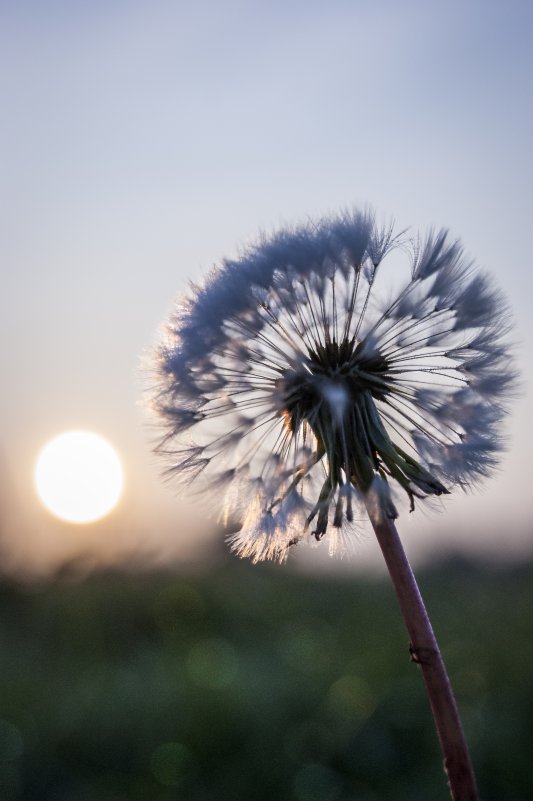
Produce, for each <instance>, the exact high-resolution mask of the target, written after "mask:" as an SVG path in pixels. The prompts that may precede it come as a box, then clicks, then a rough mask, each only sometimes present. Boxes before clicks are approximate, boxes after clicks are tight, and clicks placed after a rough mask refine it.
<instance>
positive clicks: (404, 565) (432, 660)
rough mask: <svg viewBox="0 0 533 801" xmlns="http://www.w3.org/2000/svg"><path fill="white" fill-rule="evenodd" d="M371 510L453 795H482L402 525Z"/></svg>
mask: <svg viewBox="0 0 533 801" xmlns="http://www.w3.org/2000/svg"><path fill="white" fill-rule="evenodd" d="M367 511H368V514H369V517H370V522H371V523H372V526H373V528H374V531H375V532H376V536H377V539H378V542H379V545H380V548H381V550H382V553H383V556H384V557H385V562H386V564H387V568H388V570H389V574H390V576H391V579H392V584H393V586H394V591H395V593H396V596H397V598H398V601H399V604H400V609H401V612H402V615H403V619H404V621H405V624H406V626H407V631H408V633H409V637H410V640H411V643H410V651H411V657H412V659H413V661H414V662H416V663H417V664H418V665H420V667H421V669H422V674H423V677H424V682H425V685H426V689H427V692H428V696H429V702H430V705H431V711H432V713H433V719H434V721H435V727H436V729H437V734H438V736H439V740H440V745H441V749H442V753H443V755H444V769H445V771H446V773H447V776H448V785H449V788H450V793H451V796H452V798H453V800H454V801H479V796H478V793H477V789H476V781H475V778H474V772H473V769H472V763H471V761H470V755H469V753H468V747H467V744H466V740H465V736H464V732H463V729H462V726H461V721H460V719H459V712H458V710H457V704H456V702H455V697H454V695H453V691H452V688H451V685H450V680H449V678H448V674H447V672H446V667H445V665H444V660H443V658H442V655H441V653H440V650H439V646H438V643H437V640H436V638H435V635H434V633H433V629H432V627H431V623H430V621H429V617H428V615H427V612H426V608H425V606H424V601H423V600H422V596H421V595H420V591H419V589H418V585H417V583H416V579H415V577H414V574H413V571H412V570H411V565H410V564H409V562H408V560H407V556H406V555H405V551H404V549H403V546H402V543H401V541H400V537H399V535H398V531H397V529H396V526H395V525H394V523H393V522H392V520H389V519H388V518H386V517H384V516H383V515H382V514H380V513H379V512H377V511H376V509H375V507H374V508H373V504H368V505H367Z"/></svg>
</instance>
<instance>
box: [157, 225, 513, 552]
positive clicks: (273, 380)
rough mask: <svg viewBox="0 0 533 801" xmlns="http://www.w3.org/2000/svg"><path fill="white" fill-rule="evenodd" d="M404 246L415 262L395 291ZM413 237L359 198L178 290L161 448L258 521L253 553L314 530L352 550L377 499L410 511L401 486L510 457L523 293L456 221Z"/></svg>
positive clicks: (160, 405) (446, 487)
mask: <svg viewBox="0 0 533 801" xmlns="http://www.w3.org/2000/svg"><path fill="white" fill-rule="evenodd" d="M395 249H396V250H397V252H398V253H399V254H400V256H401V254H404V255H406V254H407V256H406V258H407V259H409V258H410V260H411V270H410V271H409V270H407V271H406V280H405V283H404V285H403V286H401V287H400V289H398V290H396V294H395V296H394V297H393V298H392V300H391V298H390V297H389V298H388V299H387V300H385V299H384V298H383V297H380V292H383V290H382V289H380V286H381V285H383V280H382V279H384V278H386V270H387V263H388V256H389V254H390V253H391V252H392V251H393V250H395ZM407 251H408V248H407V247H406V240H405V236H404V234H403V233H401V234H398V235H396V234H395V233H394V230H393V226H392V225H388V226H383V227H378V226H376V225H375V223H374V221H373V218H372V216H371V215H370V214H369V213H359V212H351V213H345V214H343V215H341V216H340V217H338V218H334V219H325V220H321V221H318V222H315V223H311V224H308V225H306V226H302V227H299V228H294V229H287V230H282V231H280V232H279V233H277V234H275V235H274V236H272V237H266V236H263V237H262V238H261V239H260V241H259V243H258V244H257V245H255V246H252V247H250V248H248V250H246V252H244V253H243V255H242V256H241V258H240V259H238V260H231V261H230V260H228V261H225V262H223V263H222V265H221V266H220V267H218V268H216V269H214V270H213V271H212V272H211V273H210V274H209V275H208V276H207V278H206V280H205V281H204V282H203V283H202V284H199V285H195V286H191V288H190V290H189V292H188V294H187V296H186V297H184V298H182V299H181V300H180V301H179V302H178V304H177V306H176V310H175V312H174V314H173V315H172V318H171V319H170V321H169V322H168V324H167V327H166V333H165V336H164V338H163V341H162V343H161V345H160V347H159V348H158V351H157V355H156V368H155V382H154V383H155V387H156V389H155V391H154V398H153V405H154V407H155V409H156V411H157V412H158V414H159V416H160V418H161V420H162V423H163V426H164V436H163V438H162V441H161V445H160V446H159V448H158V450H159V451H160V452H161V453H162V454H163V455H165V457H166V458H167V459H169V460H170V465H169V470H170V472H172V473H175V474H176V475H177V476H178V477H179V478H181V479H184V480H185V481H186V482H189V481H193V482H194V484H196V485H197V486H198V487H199V488H200V490H201V491H204V489H205V488H206V487H209V488H210V490H209V492H210V496H211V497H213V496H215V495H216V497H218V495H220V496H221V498H220V504H219V508H220V509H222V510H223V511H222V516H223V518H224V519H225V520H228V519H230V518H231V519H239V520H240V521H241V528H240V530H239V531H238V532H237V533H236V534H234V535H232V537H231V538H230V543H231V546H232V547H233V548H234V549H235V550H236V552H237V553H239V554H240V555H241V556H249V557H250V558H252V559H253V560H255V561H257V560H260V559H277V560H280V561H283V560H284V559H285V558H286V556H287V552H288V549H289V547H290V546H291V545H293V544H295V543H297V542H299V541H300V540H301V539H303V538H304V537H307V536H309V535H312V536H314V538H315V539H316V540H321V539H322V538H323V537H324V536H325V535H329V537H330V547H333V549H334V550H335V549H337V550H347V548H346V547H345V543H346V538H347V532H349V531H351V530H352V529H353V527H354V525H355V521H357V520H358V518H359V517H360V516H361V514H362V511H361V510H362V509H364V505H365V503H366V505H367V506H368V507H369V508H370V507H375V511H378V512H379V513H380V514H382V515H384V516H385V517H388V518H392V517H395V516H396V515H397V510H396V506H395V504H394V503H393V502H392V500H391V490H393V489H394V490H395V496H396V494H397V492H396V490H398V489H399V490H400V491H403V494H404V496H405V497H406V498H407V499H408V500H409V503H410V507H411V508H414V504H415V499H419V498H426V497H429V496H434V495H443V494H447V493H449V492H450V490H451V489H452V487H453V486H454V485H457V486H460V487H469V486H471V485H472V484H474V483H475V482H476V481H477V480H478V479H480V478H483V477H485V476H486V475H488V474H490V472H491V471H492V470H493V469H494V467H495V466H496V465H497V462H498V455H499V453H500V451H501V449H502V437H501V432H500V423H501V420H502V417H503V416H504V414H505V407H506V401H507V399H508V398H509V396H510V394H511V393H512V390H513V387H514V382H515V373H514V369H513V367H512V363H511V360H510V358H509V346H508V342H507V337H508V331H509V322H508V320H509V318H508V313H507V310H506V306H505V303H504V301H503V300H502V297H501V295H500V293H499V292H498V291H497V290H495V289H494V287H493V286H492V283H491V281H490V280H489V279H488V278H487V276H486V275H484V274H483V273H480V272H479V271H477V270H476V269H475V268H474V267H473V265H472V263H471V262H468V261H466V260H465V258H464V255H463V250H462V247H461V245H460V244H459V243H458V242H456V241H453V242H450V241H449V238H448V234H447V232H446V231H440V232H438V233H435V232H431V233H430V234H429V235H428V236H427V237H426V238H425V239H423V240H421V239H418V240H416V242H415V243H414V244H413V243H412V244H411V253H410V256H409V254H408V252H407ZM395 260H396V261H397V260H398V256H395ZM395 269H397V268H396V266H395ZM378 274H379V276H380V278H378ZM376 279H377V280H376ZM380 279H381V280H380ZM394 285H395V286H397V281H396V283H395V284H394Z"/></svg>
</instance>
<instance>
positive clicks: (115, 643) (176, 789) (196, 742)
mask: <svg viewBox="0 0 533 801" xmlns="http://www.w3.org/2000/svg"><path fill="white" fill-rule="evenodd" d="M419 578H420V586H421V590H422V592H423V594H424V596H425V599H426V602H427V606H428V609H429V612H430V615H431V618H432V621H433V624H434V628H435V630H436V633H437V636H438V637H439V640H440V643H441V646H442V649H443V652H444V656H445V659H446V661H447V664H448V668H449V671H450V674H451V677H452V681H453V684H454V687H455V689H456V692H457V696H458V702H459V705H460V709H461V713H462V717H463V721H464V724H465V729H466V733H467V737H468V740H469V743H470V745H471V749H472V757H473V761H474V764H475V767H476V772H477V776H478V780H479V785H480V791H481V797H482V799H483V800H484V801H525V799H530V798H533V759H532V757H531V754H532V752H533V638H532V627H533V566H531V565H527V566H523V567H519V568H514V569H510V568H508V569H502V570H499V571H497V570H495V569H494V568H490V567H486V566H483V567H475V566H473V565H469V564H467V563H463V562H450V563H448V564H446V565H441V566H440V567H438V568H435V569H433V570H431V571H427V570H426V571H425V572H422V574H421V576H420V577H419ZM0 660H1V661H0V801H19V800H20V801H147V800H149V801H177V800H179V801H219V800H220V801H245V800H246V801H248V799H253V800H254V801H272V800H273V799H277V800H278V801H393V800H394V801H446V799H448V792H447V788H446V785H445V780H444V778H443V774H442V771H441V757H440V752H439V749H438V745H437V742H436V737H435V735H434V733H433V728H432V721H431V718H430V714H429V711H428V706H427V701H426V696H425V690H424V687H423V684H422V679H421V676H420V675H419V672H418V668H417V667H416V666H415V665H414V664H412V663H410V661H409V656H408V651H407V636H406V634H405V633H404V629H403V624H402V622H401V620H400V617H399V613H398V611H397V608H396V603H395V599H394V597H393V595H392V591H391V589H390V587H389V585H388V584H387V583H386V581H384V580H370V579H368V578H367V579H365V578H361V577H357V576H355V577H346V576H344V577H341V578H332V577H316V576H307V575H300V574H294V573H292V572H290V571H289V570H288V569H287V568H278V567H253V566H251V565H249V564H247V563H244V562H238V561H234V560H228V562H227V563H225V564H223V565H220V566H219V567H217V568H216V570H213V571H212V572H211V573H210V574H209V575H204V576H196V577H195V576H187V577H182V576H176V575H171V574H158V575H150V576H141V577H139V576H125V575H122V574H118V573H117V574H109V573H108V574H105V575H97V576H93V577H91V578H90V579H87V580H85V581H84V582H82V583H79V582H73V581H70V580H68V579H65V578H63V579H61V580H56V581H54V582H50V583H49V584H47V585H46V586H44V587H43V586H41V587H40V588H36V587H35V586H29V587H21V586H16V585H15V584H13V583H9V582H7V583H6V582H4V583H3V584H2V585H0Z"/></svg>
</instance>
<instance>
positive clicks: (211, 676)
mask: <svg viewBox="0 0 533 801" xmlns="http://www.w3.org/2000/svg"><path fill="white" fill-rule="evenodd" d="M187 670H188V672H189V675H190V677H191V679H192V680H193V681H194V682H195V684H198V685H199V686H200V687H206V688H207V689H210V690H222V689H224V688H225V687H228V686H229V685H230V684H231V683H232V681H233V680H234V678H235V676H236V674H237V656H236V654H235V650H234V649H233V647H232V646H231V645H230V644H229V643H228V642H227V641H226V640H223V639H219V638H211V639H207V640H202V641H200V642H198V643H196V644H195V645H193V647H192V648H191V650H190V651H189V655H188V658H187Z"/></svg>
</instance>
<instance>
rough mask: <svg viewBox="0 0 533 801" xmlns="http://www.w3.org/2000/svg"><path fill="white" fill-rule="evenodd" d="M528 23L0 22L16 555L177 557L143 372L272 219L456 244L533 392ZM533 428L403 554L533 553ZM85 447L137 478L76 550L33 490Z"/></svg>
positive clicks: (309, 11) (448, 6)
mask: <svg viewBox="0 0 533 801" xmlns="http://www.w3.org/2000/svg"><path fill="white" fill-rule="evenodd" d="M532 22H533V7H532V6H531V4H530V3H529V2H528V1H527V0H522V2H518V1H517V0H511V2H507V3H505V4H503V3H501V4H496V3H492V4H488V3H485V2H481V0H479V1H478V2H447V3H437V2H427V1H426V2H392V1H391V2H380V1H379V0H378V1H377V2H347V1H346V2H341V1H340V0H333V2H328V3H326V2H306V3H304V2H290V0H289V1H288V2H284V3H281V2H271V3H268V4H267V3H259V2H214V0H210V1H209V0H204V2H160V1H158V0H156V2H125V0H122V1H117V2H105V3H104V2H95V3H88V2H87V3H84V2H79V3H75V4H73V3H67V2H46V0H43V1H42V2H17V3H15V2H12V3H9V2H5V0H4V1H3V2H0V60H1V64H0V67H1V69H0V92H1V95H0V102H1V108H2V117H3V122H2V125H1V126H0V152H1V154H2V155H1V161H2V164H1V175H2V178H1V186H0V193H1V203H2V210H1V223H0V226H1V229H0V230H1V234H0V236H1V251H2V256H1V258H2V275H3V279H4V287H3V292H2V294H1V299H0V303H1V306H2V308H1V314H0V336H1V341H2V343H3V347H2V351H3V355H2V372H3V376H4V391H3V393H2V397H1V398H0V407H1V412H2V420H3V422H4V426H3V430H2V431H0V471H1V475H2V476H3V479H4V480H3V484H4V490H3V492H2V496H3V497H4V496H7V499H6V501H5V504H6V512H5V516H4V517H5V520H4V538H5V539H7V540H8V544H9V543H15V544H14V545H12V547H11V546H10V547H11V551H13V552H14V553H15V552H16V559H19V560H23V559H25V558H31V559H38V558H40V557H39V554H41V553H45V552H47V553H49V554H52V557H51V558H56V557H57V556H58V555H59V554H60V553H62V552H63V551H65V552H72V553H75V552H76V551H77V550H79V549H81V548H87V547H88V548H93V549H94V550H95V551H96V550H98V549H99V548H101V547H105V548H106V549H107V550H108V551H113V552H115V551H117V552H120V551H121V549H124V548H127V547H129V544H130V543H134V544H135V546H136V547H137V546H138V547H139V548H141V549H146V550H150V552H152V551H154V552H156V553H160V554H165V555H166V554H167V553H178V552H180V551H181V550H182V549H183V550H186V544H185V539H186V537H185V534H184V533H183V531H182V529H183V526H182V524H181V516H182V508H181V506H180V505H179V502H178V500H177V499H176V498H175V496H174V494H173V493H172V491H171V490H169V489H168V488H165V487H162V486H161V485H160V482H159V478H158V466H157V465H156V464H155V462H154V459H153V457H152V456H151V455H150V447H149V441H150V435H149V433H147V431H146V428H145V427H143V423H142V419H143V415H142V412H141V409H140V407H139V398H140V394H141V380H140V378H139V372H138V365H139V360H140V356H141V355H142V353H143V350H144V349H146V348H148V347H149V346H150V343H151V342H153V341H154V335H155V330H156V328H157V325H158V324H159V322H160V321H161V320H162V319H163V318H164V317H165V315H166V313H167V311H168V309H169V308H170V305H171V301H172V299H173V297H174V296H175V295H176V294H177V293H178V292H179V291H181V290H182V289H183V288H184V287H185V285H186V281H187V279H189V278H193V279H195V278H198V277H199V275H200V274H201V273H202V272H203V271H205V270H206V269H207V268H209V266H210V265H211V264H212V263H213V262H215V261H216V260H217V259H218V258H220V257H222V256H225V255H231V254H232V253H234V252H235V248H236V246H237V245H238V243H239V242H241V241H243V240H246V239H249V238H250V237H253V236H255V235H256V233H257V232H258V231H259V230H260V229H271V228H272V227H275V226H276V225H277V224H279V223H280V222H284V221H285V222H286V221H293V220H301V219H305V218H306V217H307V216H308V215H319V214H321V213H324V212H330V211H335V210H336V209H338V208H339V207H345V206H347V205H348V206H350V205H354V204H355V205H357V204H366V203H371V204H372V205H373V206H374V208H375V209H376V210H377V211H379V212H382V213H384V214H386V215H393V216H394V217H395V218H396V220H397V221H398V224H399V225H400V226H401V227H404V226H412V228H413V229H414V230H417V229H419V228H421V229H422V230H424V229H426V228H427V227H428V226H430V225H436V226H446V227H449V228H450V229H451V231H452V232H453V234H454V235H457V236H459V237H461V238H462V240H463V242H464V244H465V246H466V249H467V251H468V252H469V253H470V254H472V255H473V256H474V257H475V258H476V261H477V262H478V263H479V264H480V265H483V266H484V267H486V268H487V269H488V270H490V271H491V272H492V273H493V274H494V275H495V277H496V279H497V281H498V282H499V283H500V284H501V285H502V286H503V288H504V289H505V292H506V293H507V296H508V298H509V300H510V303H511V305H512V307H513V308H514V310H515V314H516V320H517V337H518V339H519V340H520V341H521V342H522V345H521V348H520V351H519V359H520V363H521V367H522V369H523V371H524V378H525V381H526V383H527V380H528V378H527V371H526V365H527V364H528V362H529V361H530V359H529V358H528V355H529V354H530V353H531V350H532V345H533V342H532V340H533V332H532V331H533V323H532V312H531V298H532V296H533V281H532V264H531V262H532V257H531V248H530V243H529V240H528V239H527V237H528V235H529V233H530V229H531V220H532V219H533V202H532V186H533V180H532V179H533V159H532V146H531V142H532V141H533V108H532V103H531V97H532V95H533V91H532V89H533V87H532V83H533V81H532V75H533V53H532V48H531V36H532ZM529 376H530V379H531V371H530V372H529ZM530 379H529V380H530ZM530 409H531V403H530V401H529V400H528V399H527V398H526V399H522V400H521V401H519V402H518V403H517V404H515V410H514V414H513V422H512V423H511V425H510V426H509V431H510V433H511V434H512V438H513V439H512V448H511V451H510V453H509V455H508V456H507V458H506V460H505V462H504V465H503V470H502V472H501V474H500V475H499V476H497V477H495V478H494V479H492V480H491V481H489V482H487V483H486V485H485V486H484V487H483V488H482V490H481V491H480V492H479V493H478V494H477V495H476V496H470V497H464V498H458V499H457V500H453V501H452V503H451V504H448V506H449V507H450V511H449V513H446V514H445V515H440V516H437V518H434V517H429V518H428V517H427V516H424V515H420V516H419V518H417V520H415V521H414V522H413V520H412V519H410V520H407V521H405V524H404V521H400V524H401V525H405V526H406V527H407V540H408V544H409V543H410V544H411V548H412V550H413V551H414V552H416V551H417V549H418V552H420V549H424V550H425V551H426V552H429V551H431V550H432V549H439V550H442V549H443V548H444V547H445V546H446V545H447V544H453V545H456V544H457V542H459V543H464V545H465V547H467V548H468V549H470V548H472V549H477V550H478V551H480V552H486V551H487V549H489V550H492V551H494V549H495V547H496V544H495V543H497V542H498V541H500V542H504V545H505V548H506V550H507V552H509V553H515V552H516V553H519V552H520V551H521V549H523V548H525V547H527V548H529V549H531V543H532V542H533V525H532V521H533V502H532V497H533V493H532V492H531V490H530V488H529V472H530V467H529V459H530V453H531V451H532V446H533V442H532V440H533V437H532V428H533V425H532V423H531V415H530V413H529V412H530ZM72 427H76V428H78V427H85V428H92V429H94V430H96V431H99V432H100V433H102V434H104V435H106V436H107V437H108V438H110V439H111V440H112V442H113V443H114V444H115V446H116V447H117V448H118V450H119V452H120V453H121V455H122V456H123V458H124V460H125V467H126V472H127V493H126V496H125V499H124V502H123V504H122V506H121V508H120V509H119V510H118V511H117V512H116V513H115V515H114V516H113V517H111V518H109V520H108V521H106V522H105V523H102V524H100V525H99V526H96V527H93V528H92V529H91V530H90V531H89V530H88V529H87V530H85V532H84V534H83V535H82V534H81V533H80V531H79V530H76V531H73V530H72V529H71V528H70V527H67V526H59V527H58V526H57V524H55V523H53V522H52V521H50V520H49V519H48V518H47V516H46V513H45V512H44V511H42V510H41V509H40V507H39V506H38V503H37V501H36V500H35V499H34V495H33V490H32V486H31V471H32V465H33V460H34V457H35V454H36V452H37V450H38V449H39V448H40V446H41V445H42V444H43V443H44V441H46V440H47V439H48V438H49V437H50V436H52V435H53V434H55V433H57V432H59V431H61V430H64V429H67V428H72ZM195 517H198V515H197V514H195ZM176 521H180V522H176ZM198 525H199V523H198ZM487 526H489V527H490V531H489V532H484V531H483V529H484V528H486V527H487ZM447 528H448V529H450V530H449V531H448V532H447V533H446V535H444V534H443V533H442V532H444V531H445V530H446V529H447ZM117 532H119V533H118V534H117ZM502 532H505V536H503V535H502ZM528 538H530V539H528ZM88 542H89V545H87V543H88ZM50 543H51V544H50ZM372 548H373V544H372V545H371V544H366V543H365V544H363V546H362V549H361V550H362V551H363V552H364V551H366V550H372ZM26 555H27V556H26ZM321 558H322V559H324V560H325V559H326V558H327V556H326V554H325V552H324V553H323V555H322V557H321ZM365 558H366V554H364V553H363V554H362V555H361V559H362V560H363V561H364V559H365Z"/></svg>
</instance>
